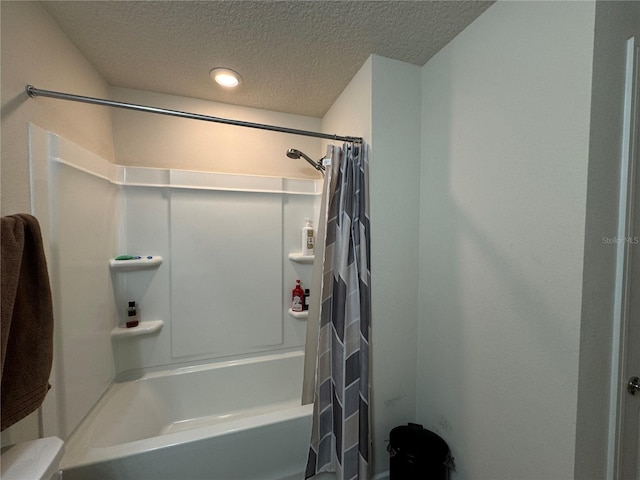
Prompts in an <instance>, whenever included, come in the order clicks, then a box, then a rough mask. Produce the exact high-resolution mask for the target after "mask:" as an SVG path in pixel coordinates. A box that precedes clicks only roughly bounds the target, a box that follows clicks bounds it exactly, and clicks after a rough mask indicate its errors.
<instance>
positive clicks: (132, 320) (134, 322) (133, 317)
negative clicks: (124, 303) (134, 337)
mask: <svg viewBox="0 0 640 480" xmlns="http://www.w3.org/2000/svg"><path fill="white" fill-rule="evenodd" d="M139 321H140V317H139V316H138V308H137V307H136V302H129V308H127V328H132V327H137V326H138V323H139Z"/></svg>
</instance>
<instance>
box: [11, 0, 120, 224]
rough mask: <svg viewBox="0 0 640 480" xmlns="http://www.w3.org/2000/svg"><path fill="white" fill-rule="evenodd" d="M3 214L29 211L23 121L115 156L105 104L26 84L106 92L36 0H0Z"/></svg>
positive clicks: (111, 157) (109, 157) (95, 93)
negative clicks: (45, 94)
mask: <svg viewBox="0 0 640 480" xmlns="http://www.w3.org/2000/svg"><path fill="white" fill-rule="evenodd" d="M1 9H2V42H1V45H2V214H3V215H6V214H10V213H17V212H28V211H29V208H30V199H29V188H28V185H29V151H28V145H29V142H28V138H27V124H28V123H29V122H32V123H34V124H36V125H38V126H39V127H41V128H44V129H46V130H49V131H52V132H55V133H58V134H60V135H63V136H64V137H66V138H68V139H69V140H72V141H74V142H75V143H77V144H78V145H81V146H83V147H84V148H86V149H88V150H89V151H91V152H93V153H97V154H98V155H100V156H101V157H102V158H104V159H106V160H107V161H110V162H113V161H114V154H113V145H112V137H111V116H110V111H109V109H107V108H101V107H96V106H92V105H84V104H80V103H74V102H61V101H59V100H53V99H46V98H38V99H34V100H30V99H29V97H28V96H27V94H26V93H25V91H24V88H25V85H27V84H29V83H30V84H33V85H35V86H36V87H38V88H43V89H46V90H59V91H63V92H73V93H77V94H80V95H87V96H93V97H102V98H104V97H107V95H108V90H107V84H106V82H105V81H104V80H103V79H102V77H101V76H100V75H99V74H98V73H97V72H96V71H95V70H94V69H93V67H92V66H91V65H90V64H89V62H88V61H87V60H86V59H85V58H84V57H83V56H82V55H81V54H80V52H78V50H77V49H76V48H75V47H74V46H73V44H72V43H71V42H70V41H69V39H68V38H67V37H66V36H65V34H64V33H62V31H61V30H60V29H59V28H58V26H57V25H56V24H55V22H54V21H53V20H52V19H51V17H50V16H49V14H48V13H47V12H46V11H45V10H44V9H43V8H42V7H41V6H40V4H39V3H37V2H4V1H3V2H1Z"/></svg>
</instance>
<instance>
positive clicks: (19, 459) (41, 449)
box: [0, 437, 64, 480]
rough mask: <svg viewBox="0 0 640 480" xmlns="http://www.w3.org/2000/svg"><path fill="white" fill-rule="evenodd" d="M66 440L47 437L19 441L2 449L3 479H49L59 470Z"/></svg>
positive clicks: (0, 475)
mask: <svg viewBox="0 0 640 480" xmlns="http://www.w3.org/2000/svg"><path fill="white" fill-rule="evenodd" d="M63 453H64V442H63V441H62V440H60V439H59V438H58V437H47V438H39V439H37V440H32V441H30V442H23V443H18V444H16V445H12V446H10V447H6V449H3V451H2V458H1V459H0V460H1V463H2V467H1V468H2V473H1V474H0V477H1V478H2V480H24V479H25V478H29V479H33V480H49V479H50V478H51V477H52V476H53V475H54V474H55V473H56V472H57V471H58V470H59V465H60V460H61V459H62V454H63Z"/></svg>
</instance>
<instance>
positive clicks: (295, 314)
mask: <svg viewBox="0 0 640 480" xmlns="http://www.w3.org/2000/svg"><path fill="white" fill-rule="evenodd" d="M289 315H291V316H292V317H293V318H297V319H299V320H304V319H306V318H308V317H309V310H304V311H302V312H294V311H293V310H291V309H289Z"/></svg>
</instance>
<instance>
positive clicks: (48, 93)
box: [26, 85, 363, 143]
mask: <svg viewBox="0 0 640 480" xmlns="http://www.w3.org/2000/svg"><path fill="white" fill-rule="evenodd" d="M26 91H27V94H28V95H29V96H30V97H32V98H33V97H50V98H57V99H60V100H71V101H73V102H81V103H90V104H93V105H103V106H106V107H116V108H124V109H127V110H137V111H139V112H147V113H158V114H161V115H169V116H172V117H180V118H190V119H192V120H202V121H205V122H214V123H223V124H226V125H236V126H238V127H248V128H257V129H259V130H270V131H272V132H281V133H290V134H292V135H303V136H306V137H316V138H324V139H327V140H335V141H338V140H339V141H341V142H352V143H362V142H363V139H362V137H345V136H342V135H331V134H329V133H320V132H311V131H307V130H298V129H295V128H287V127H278V126H275V125H266V124H263V123H253V122H242V121H240V120H231V119H228V118H220V117H210V116H208V115H201V114H198V113H189V112H181V111H180V110H169V109H166V108H158V107H148V106H145V105H136V104H135V103H124V102H115V101H113V100H105V99H102V98H94V97H83V96H82V95H74V94H72V93H63V92H54V91H52V90H41V89H39V88H36V87H34V86H33V85H27V86H26Z"/></svg>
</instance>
